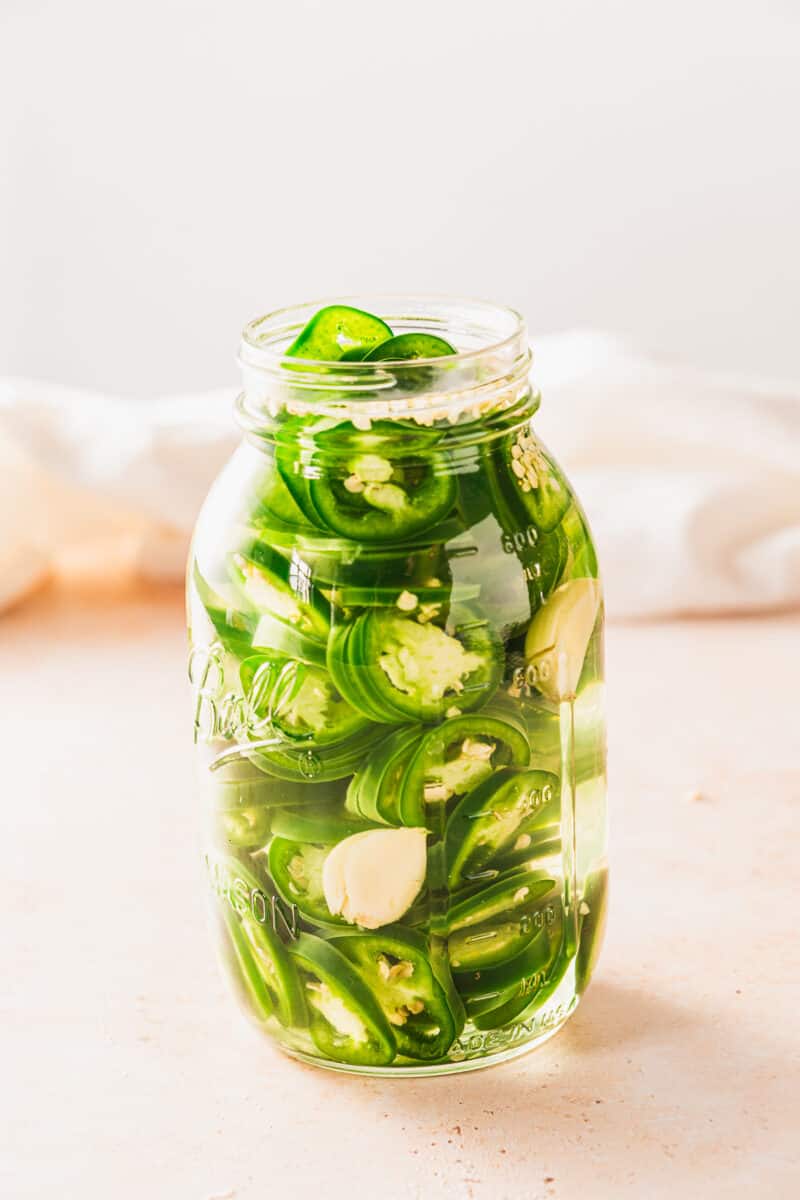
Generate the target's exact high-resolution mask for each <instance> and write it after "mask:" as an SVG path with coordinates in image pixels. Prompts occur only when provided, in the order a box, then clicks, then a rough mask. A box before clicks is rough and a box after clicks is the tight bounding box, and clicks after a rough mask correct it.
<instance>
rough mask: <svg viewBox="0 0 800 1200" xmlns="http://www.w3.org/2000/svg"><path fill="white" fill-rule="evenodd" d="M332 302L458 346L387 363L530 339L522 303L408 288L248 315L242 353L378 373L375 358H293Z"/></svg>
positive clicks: (431, 362) (268, 361) (415, 364)
mask: <svg viewBox="0 0 800 1200" xmlns="http://www.w3.org/2000/svg"><path fill="white" fill-rule="evenodd" d="M331 304H345V305H349V306H351V307H352V308H360V309H363V310H365V311H366V312H370V313H374V315H375V316H377V317H380V318H381V319H382V320H384V321H386V323H387V325H389V326H390V327H391V328H392V330H393V331H394V333H407V332H424V333H437V334H439V335H440V336H445V335H449V336H448V337H447V340H448V341H449V342H450V343H451V344H453V345H455V346H456V353H455V354H450V355H443V356H441V357H438V358H418V359H414V360H413V361H411V362H409V361H408V360H394V361H393V360H391V359H385V360H383V361H382V362H381V364H380V366H381V368H384V369H386V368H390V367H396V366H400V367H402V369H403V370H404V371H413V370H416V369H418V368H425V367H427V368H430V367H431V366H437V365H439V366H441V365H443V364H444V363H449V364H453V363H454V362H455V361H456V360H458V361H460V362H465V361H467V360H469V359H474V358H476V357H479V356H480V355H483V354H487V355H488V354H494V355H498V354H504V352H507V351H509V350H513V349H515V348H516V345H517V343H519V342H522V344H523V345H524V344H525V338H526V331H525V322H524V320H523V318H522V316H521V314H520V313H518V312H517V311H516V309H513V308H509V307H506V306H503V305H497V304H492V303H490V302H488V301H483V300H471V299H464V298H462V297H458V296H447V295H442V296H413V295H407V294H402V293H398V294H386V295H366V294H365V295H354V296H337V297H335V298H329V299H321V300H316V301H311V302H307V303H305V304H295V305H290V306H289V307H287V308H278V309H275V310H273V311H272V312H269V313H265V314H264V315H263V316H261V317H256V318H254V319H253V320H252V321H248V323H247V324H246V325H245V327H244V329H243V330H242V342H241V347H240V351H239V357H240V359H244V360H246V361H247V362H249V363H251V364H252V365H254V366H256V365H259V362H260V363H261V364H262V365H263V366H265V367H266V366H268V365H274V364H276V363H281V364H287V365H291V366H292V367H295V368H296V367H297V366H298V365H300V364H302V365H303V366H308V367H309V368H311V367H314V368H324V369H325V370H334V371H336V370H337V369H338V370H340V371H343V372H344V373H345V374H352V375H358V374H360V373H361V374H364V375H368V374H370V373H374V371H375V364H373V363H363V362H347V363H336V362H330V361H323V360H320V359H306V358H304V359H297V358H287V356H286V354H285V351H286V349H287V348H288V347H289V346H290V345H291V343H292V342H293V341H294V339H295V337H296V336H297V334H298V333H299V332H300V330H301V329H303V327H304V326H305V325H306V324H307V323H308V321H309V320H310V319H311V318H312V317H313V316H314V314H315V313H317V312H319V310H320V309H321V308H325V307H326V306H327V305H331Z"/></svg>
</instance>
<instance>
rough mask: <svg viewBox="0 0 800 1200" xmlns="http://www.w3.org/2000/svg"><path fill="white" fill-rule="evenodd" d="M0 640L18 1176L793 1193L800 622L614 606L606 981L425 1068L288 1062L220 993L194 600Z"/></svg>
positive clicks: (37, 626) (114, 607)
mask: <svg viewBox="0 0 800 1200" xmlns="http://www.w3.org/2000/svg"><path fill="white" fill-rule="evenodd" d="M0 646H1V650H0V653H1V655H2V657H1V659H0V661H2V664H3V665H2V674H1V676H0V704H1V705H2V713H3V730H4V738H3V744H4V748H5V749H4V758H3V768H4V769H3V784H4V786H3V799H4V803H3V812H4V825H5V832H4V836H3V855H4V858H5V862H6V866H5V870H4V872H3V888H4V900H3V909H4V914H5V930H4V937H5V942H6V950H5V955H4V970H3V979H4V987H3V991H4V992H5V993H6V996H7V998H6V999H5V1001H4V1003H3V1020H2V1030H3V1035H4V1041H5V1043H6V1044H5V1047H4V1049H3V1054H2V1061H3V1077H4V1081H5V1083H6V1086H5V1087H4V1089H3V1103H4V1106H5V1112H4V1114H3V1115H2V1120H1V1122H0V1125H1V1127H2V1135H1V1136H2V1137H3V1138H4V1139H7V1143H8V1144H7V1148H6V1150H5V1152H4V1155H3V1159H2V1174H0V1192H1V1193H2V1195H3V1196H9V1197H14V1198H15V1200H27V1198H29V1197H36V1198H37V1200H38V1198H40V1197H50V1196H56V1195H58V1196H64V1197H70V1198H72V1197H80V1198H81V1200H94V1198H95V1197H97V1198H98V1200H101V1198H102V1200H108V1198H109V1197H111V1196H113V1197H114V1198H115V1200H127V1198H128V1197H130V1198H131V1200H133V1198H136V1200H142V1198H144V1197H147V1198H148V1200H149V1198H151V1197H152V1198H153V1200H162V1198H164V1200H208V1198H210V1197H215V1196H217V1197H222V1196H224V1197H230V1198H231V1200H234V1198H235V1200H242V1198H247V1200H251V1198H252V1200H255V1198H256V1197H259V1198H261V1197H267V1196H280V1197H293V1198H294V1197H297V1198H301V1200H304V1198H305V1197H312V1196H313V1197H355V1198H358V1200H368V1198H371V1197H372V1196H373V1195H374V1196H376V1197H381V1198H383V1200H405V1198H406V1197H408V1198H409V1200H411V1198H421V1200H429V1198H431V1200H435V1198H437V1197H448V1198H450V1197H456V1198H461V1197H475V1198H476V1200H481V1198H486V1200H503V1198H506V1197H507V1198H510V1200H511V1198H513V1200H523V1198H524V1200H538V1198H540V1197H541V1198H542V1200H545V1198H546V1200H550V1198H553V1200H555V1198H561V1200H563V1198H571V1197H575V1198H576V1200H578V1198H580V1200H585V1198H588V1197H590V1198H592V1200H594V1198H596V1197H609V1198H613V1200H622V1198H626V1197H637V1198H638V1197H641V1198H644V1200H659V1198H660V1197H669V1198H670V1200H674V1197H676V1196H685V1197H692V1198H693V1197H700V1198H702V1200H706V1198H712V1200H716V1198H717V1197H748V1198H751V1197H753V1196H763V1197H769V1198H770V1200H773V1198H779V1200H780V1198H781V1197H790V1196H791V1197H794V1196H796V1195H797V1190H798V1172H799V1171H800V1158H799V1156H798V1149H797V1147H798V1132H797V1131H798V1111H799V1110H800V1085H799V1075H800V1068H799V1065H798V1021H797V1009H798V999H799V998H800V997H799V995H798V975H799V974H800V972H798V934H797V928H798V901H797V893H798V868H797V862H798V821H799V819H800V809H799V808H798V801H800V764H799V763H798V758H800V733H799V732H798V729H799V722H798V717H799V716H800V703H798V694H799V693H798V673H799V670H800V617H798V616H794V617H791V616H787V617H782V618H772V619H770V620H757V619H753V620H747V621H742V620H727V621H718V622H715V621H696V622H682V623H675V624H669V625H667V624H665V625H638V626H628V627H621V626H618V627H612V628H611V629H610V631H609V678H610V681H611V682H610V713H609V715H610V750H611V772H612V774H611V781H612V782H611V815H612V868H613V892H612V897H613V900H612V909H611V921H610V929H609V935H608V940H607V945H606V948H605V952H604V954H603V957H602V960H601V966H600V970H599V973H598V976H597V978H596V980H595V982H594V984H593V985H592V988H591V990H590V992H589V994H588V995H587V997H586V999H585V1001H584V1002H583V1004H582V1006H581V1008H580V1010H579V1011H578V1012H577V1014H576V1015H575V1016H574V1018H573V1019H572V1020H571V1021H570V1023H569V1024H568V1026H567V1027H566V1029H565V1030H564V1031H563V1032H562V1033H561V1034H560V1035H559V1036H558V1037H557V1038H556V1039H554V1040H553V1041H551V1042H550V1043H548V1044H547V1045H546V1046H545V1047H543V1048H542V1049H541V1050H539V1051H538V1052H536V1053H535V1054H534V1055H532V1056H530V1057H527V1058H523V1059H520V1060H518V1061H517V1062H515V1063H512V1064H509V1065H508V1066H504V1067H499V1068H495V1069H493V1070H490V1071H487V1072H482V1073H481V1072H479V1073H477V1074H472V1075H462V1076H458V1077H455V1078H452V1079H433V1080H422V1081H418V1082H414V1081H377V1080H374V1081H373V1080H362V1079H357V1078H347V1077H342V1076H335V1075H331V1074H329V1073H327V1072H321V1071H315V1070H312V1069H311V1068H304V1067H301V1066H299V1065H297V1064H296V1063H293V1062H290V1061H289V1060H286V1059H284V1058H282V1057H281V1056H280V1055H279V1054H278V1053H277V1052H275V1051H272V1050H271V1049H270V1048H269V1047H268V1046H266V1045H264V1044H262V1043H261V1042H260V1041H259V1039H258V1037H257V1035H255V1034H254V1033H251V1032H250V1031H249V1029H248V1028H247V1027H246V1026H245V1025H244V1024H243V1023H242V1022H241V1021H240V1018H239V1017H238V1015H237V1014H236V1013H235V1011H234V1009H233V1007H232V1004H231V1002H230V1001H229V998H228V996H227V994H226V992H225V988H224V986H223V983H222V981H221V979H220V977H219V976H218V974H217V971H216V967H215V965H214V962H213V957H212V953H211V949H210V945H209V942H208V939H207V935H206V929H205V916H204V909H203V903H202V901H201V893H200V888H201V876H200V869H199V866H198V853H197V842H196V836H195V835H196V830H195V812H194V808H195V802H194V799H193V792H192V762H191V747H190V736H189V726H190V720H189V709H190V705H189V696H188V694H187V686H186V683H185V658H186V653H185V645H184V634H183V627H182V612H181V602H180V597H179V596H178V595H177V593H176V592H173V591H169V592H163V593H160V594H159V593H150V594H149V595H144V594H143V595H139V596H132V597H129V598H128V599H120V598H119V597H117V598H112V597H109V598H108V599H107V601H105V602H103V601H101V600H97V599H94V600H91V599H89V598H88V597H84V598H81V597H80V596H78V597H73V598H72V599H67V598H65V597H64V596H60V595H59V594H58V593H55V594H54V593H50V594H43V595H42V596H40V597H39V598H38V599H37V600H35V601H33V602H31V603H30V604H29V605H28V606H27V607H25V608H22V609H20V610H18V611H17V612H14V613H11V614H9V615H8V616H6V617H5V618H4V619H3V621H2V622H0ZM697 793H699V795H697ZM9 985H10V989H9ZM9 990H10V997H9V995H8V993H9ZM9 1085H10V1086H9Z"/></svg>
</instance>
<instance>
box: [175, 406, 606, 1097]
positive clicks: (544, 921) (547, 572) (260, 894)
mask: <svg viewBox="0 0 800 1200" xmlns="http://www.w3.org/2000/svg"><path fill="white" fill-rule="evenodd" d="M402 445H403V442H402V441H400V442H399V443H398V446H399V447H402ZM515 447H516V449H515ZM520 447H521V449H520ZM439 451H441V453H442V455H444V456H445V459H443V460H442V462H441V463H440V464H439V468H438V469H440V470H441V469H443V464H444V462H445V460H446V456H447V453H448V451H447V441H446V438H445V439H444V441H443V442H442V443H441V445H439V446H438V448H437V453H438V452H439ZM370 454H371V455H373V456H375V458H376V460H383V461H388V462H389V463H390V464H391V467H390V468H389V471H387V469H386V468H384V467H382V466H381V462H380V461H376V462H373V461H368V462H366V464H363V462H362V460H358V461H359V463H360V464H362V465H361V466H360V470H361V471H362V472H363V475H364V476H369V472H370V471H372V472H373V474H374V475H378V476H381V479H379V480H378V482H377V483H375V484H374V486H375V487H380V486H384V485H385V481H386V479H387V478H388V479H389V480H391V478H396V479H399V480H401V481H402V483H403V486H405V487H407V488H411V487H413V486H419V487H421V486H422V485H421V484H419V478H421V476H416V477H415V474H414V472H415V470H421V468H419V467H418V466H415V464H414V463H412V464H410V465H408V464H406V465H405V466H404V464H403V459H402V456H401V454H400V451H399V450H398V451H397V458H396V459H394V460H393V459H392V456H391V448H390V447H387V446H383V445H377V446H373V447H371V449H370ZM419 457H422V458H424V454H421V455H420V456H419ZM455 457H456V458H457V461H452V462H449V464H448V465H449V468H450V469H451V471H452V481H451V485H448V486H449V487H450V490H449V491H448V492H447V494H446V496H445V497H444V499H443V500H442V501H441V503H442V505H443V506H444V512H443V514H442V515H437V516H436V517H435V518H434V519H433V521H432V525H431V527H430V528H428V529H425V528H423V529H421V530H420V531H419V532H417V533H415V534H414V535H413V536H409V537H407V538H405V539H401V540H399V541H397V542H392V541H391V540H389V541H377V542H376V541H374V540H372V541H369V540H365V541H363V542H359V541H358V540H356V539H355V538H352V537H349V538H344V537H341V536H337V535H335V534H334V533H327V534H326V533H325V532H324V531H323V530H321V529H319V528H313V527H311V526H310V524H309V523H308V522H307V521H306V520H305V519H304V517H303V516H302V515H301V516H300V517H299V518H297V519H296V520H293V516H294V513H295V510H296V509H297V507H298V506H297V502H296V500H295V499H293V497H292V494H291V492H290V491H288V490H287V487H286V479H285V474H284V475H283V476H282V474H281V470H280V469H279V465H278V463H277V462H276V456H275V453H274V452H273V451H272V450H271V449H270V448H269V447H264V446H258V445H252V444H246V445H244V446H243V447H242V448H241V449H240V450H239V451H238V452H237V455H236V456H235V457H234V459H233V460H232V462H231V463H230V464H229V466H228V467H227V468H226V470H225V472H223V475H222V476H221V477H220V480H219V481H218V483H217V485H216V486H215V489H214V490H213V491H212V493H211V495H210V497H209V500H208V501H207V503H206V507H205V509H204V512H203V515H202V516H201V519H200V523H199V525H198V530H197V533H196V536H195V542H194V550H193V557H192V560H191V563H190V567H189V576H188V607H189V624H190V638H191V650H190V657H189V677H190V681H191V685H192V689H193V711H194V736H195V741H196V743H197V746H198V752H199V757H200V792H201V796H202V804H203V811H204V814H205V815H204V827H205V831H206V835H205V847H204V861H205V865H206V870H207V876H208V884H209V898H210V903H211V911H212V918H213V925H214V929H215V933H216V939H217V945H218V949H219V956H220V960H221V962H222V964H223V969H224V971H225V973H226V974H227V976H228V978H229V980H230V982H231V984H232V987H233V989H234V991H235V993H236V995H237V997H238V999H239V1002H240V1004H241V1006H242V1008H243V1009H244V1010H245V1012H246V1013H247V1015H248V1017H249V1018H250V1019H251V1021H252V1022H253V1023H254V1024H255V1025H256V1026H257V1027H258V1028H259V1029H260V1030H261V1031H262V1032H263V1033H265V1034H267V1035H268V1036H269V1037H270V1038H272V1039H273V1040H274V1041H275V1042H276V1043H278V1044H279V1045H280V1046H281V1047H282V1048H284V1049H285V1050H286V1051H288V1052H289V1053H290V1054H292V1055H295V1056H297V1057H300V1058H303V1059H305V1060H308V1061H312V1062H314V1063H317V1064H319V1065H323V1066H327V1067H333V1068H338V1069H341V1070H354V1071H359V1072H367V1073H378V1074H391V1073H398V1072H400V1073H407V1074H425V1073H440V1072H442V1071H447V1070H457V1069H462V1070H463V1069H470V1068H474V1067H479V1066H483V1065H486V1064H488V1063H490V1062H495V1061H501V1060H503V1059H505V1058H508V1057H511V1056H513V1055H515V1054H517V1053H520V1052H522V1051H524V1050H526V1049H529V1048H531V1047H532V1046H534V1045H536V1044H538V1043H539V1042H541V1041H542V1040H544V1039H545V1038H547V1037H548V1036H550V1035H551V1034H552V1033H553V1032H555V1031H556V1030H557V1029H558V1028H559V1027H560V1026H561V1025H562V1024H563V1022H564V1021H565V1020H566V1018H567V1017H568V1016H569V1014H570V1012H571V1011H572V1010H573V1009H574V1007H575V1005H576V1003H577V1002H578V999H579V997H580V995H581V993H582V992H583V990H584V989H585V987H586V986H587V984H588V981H589V978H590V976H591V974H592V970H593V967H594V964H595V961H596V958H597V954H598V950H599V947H600V944H601V941H602V937H603V929H604V923H605V913H606V892H607V863H606V751H605V725H604V711H603V607H602V599H601V593H600V585H599V582H598V578H597V563H596V558H595V554H594V549H593V546H592V542H591V536H590V533H589V530H588V527H587V524H586V520H585V517H584V515H583V513H582V510H581V509H580V507H579V505H578V502H577V500H576V499H575V497H574V495H573V494H572V492H571V490H570V488H569V485H568V483H567V481H566V480H565V479H564V477H563V475H561V473H560V472H559V471H558V468H557V467H556V466H555V464H554V463H553V462H552V460H551V459H550V457H549V456H548V455H547V454H546V451H545V450H544V448H543V447H541V446H540V445H539V443H538V442H536V441H535V439H534V436H533V434H532V433H531V432H530V429H529V427H528V426H525V427H524V429H523V431H522V433H520V434H517V435H515V434H514V431H513V428H512V429H511V432H509V433H508V435H507V436H505V437H503V438H499V439H497V440H496V442H495V443H494V444H492V445H491V446H489V447H488V448H484V449H482V448H479V449H477V450H471V451H470V452H469V453H467V452H463V453H462V454H461V455H460V456H455ZM352 462H353V459H352V455H351V456H350V458H349V459H348V462H347V464H346V465H341V464H340V463H339V461H338V459H334V458H331V459H330V460H329V461H328V462H327V464H326V465H325V467H324V468H320V467H319V466H317V465H315V464H312V465H311V466H307V467H303V468H298V470H299V471H300V473H302V471H303V470H305V471H306V472H308V473H309V475H310V477H311V478H312V479H313V480H314V481H315V487H316V488H317V492H316V493H315V495H316V496H317V499H316V501H315V504H316V508H315V510H314V511H315V512H319V511H325V510H324V509H323V508H322V506H323V504H324V503H329V504H335V503H349V501H348V499H347V497H346V496H344V492H343V491H342V488H343V486H344V485H346V489H348V490H349V489H355V490H354V491H353V492H352V494H353V495H355V496H356V497H358V496H359V495H360V494H361V493H359V492H358V490H357V489H358V487H359V486H360V487H361V488H362V491H363V489H365V488H368V487H370V486H372V485H371V484H370V480H369V479H368V478H367V480H366V482H365V480H364V478H363V477H362V476H361V475H358V474H357V473H356V472H354V471H353V470H352V469H351V468H352ZM520 462H522V463H523V467H520V466H519V464H520ZM515 463H516V464H517V467H516V468H515V465H514V464H515ZM531 463H533V464H534V466H533V467H531V466H530V464H531ZM392 470H393V471H394V475H393V476H392V475H391V474H390V472H391V471H392ZM326 471H327V472H328V474H329V476H330V478H331V480H332V481H333V482H332V483H331V486H330V487H329V488H328V489H327V491H324V492H323V491H321V488H322V484H320V483H319V479H320V475H322V483H323V484H324V483H325V472H326ZM523 471H524V473H522V472H523ZM348 472H349V474H348ZM525 484H527V491H525V490H524V489H523V488H522V487H521V486H520V485H525ZM426 486H427V485H426ZM537 490H538V491H539V497H540V500H539V501H537V497H536V496H535V495H534V497H533V501H536V502H537V503H538V504H539V507H538V508H537V507H536V504H535V503H533V501H531V492H532V491H533V492H536V491H537ZM297 494H298V495H299V496H300V498H301V501H302V499H303V497H304V495H305V493H304V492H303V491H302V490H301V489H300V488H298V489H297ZM337 497H338V499H337ZM379 498H380V499H384V497H379ZM390 499H391V496H389V497H388V498H387V499H386V503H387V504H389V500H390ZM540 510H541V513H542V514H543V517H542V520H541V521H539V520H537V514H538V513H539V511H540ZM356 511H357V509H356ZM365 520H366V516H365Z"/></svg>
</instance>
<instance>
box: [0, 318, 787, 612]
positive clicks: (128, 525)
mask: <svg viewBox="0 0 800 1200" xmlns="http://www.w3.org/2000/svg"><path fill="white" fill-rule="evenodd" d="M534 379H535V382H536V384H537V386H538V387H539V388H540V389H541V391H542V393H543V403H542V409H541V412H540V414H539V415H538V416H537V418H536V428H537V431H538V432H539V433H540V434H541V436H542V437H543V438H544V440H545V442H547V444H548V445H549V446H550V447H551V448H552V450H553V451H554V453H555V454H556V456H557V458H558V459H559V461H560V462H561V463H562V464H563V466H564V467H565V469H566V471H567V473H568V474H569V476H570V478H571V479H572V481H573V483H574V485H575V487H576V489H577V491H578V494H579V495H580V497H581V500H582V502H583V505H584V508H585V509H586V510H587V512H588V514H589V517H590V521H591V525H592V528H593V530H594V533H595V537H596V540H597V543H598V550H599V554H600V560H601V566H602V569H603V577H604V582H605V588H606V596H607V605H608V610H609V613H610V615H611V616H617V617H625V616H644V615H651V614H675V613H684V612H719V611H729V610H743V609H765V608H773V607H774V608H777V607H787V606H794V605H798V604H800V386H798V387H796V388H794V389H792V388H791V387H780V386H776V385H770V384H759V383H758V382H757V381H753V380H741V379H733V378H725V377H719V376H714V375H710V374H708V373H706V372H701V371H697V370H694V369H691V368H686V367H681V366H676V365H673V364H664V363H658V362H655V361H653V360H652V359H647V358H645V357H642V356H640V355H637V354H635V353H633V352H632V351H631V350H630V349H628V348H627V347H626V346H625V345H624V343H622V342H620V341H618V340H617V339H615V338H613V337H610V336H608V335H605V334H599V333H568V334H561V335H556V336H551V337H544V338H541V339H538V341H535V342H534ZM234 395H235V392H234V389H230V390H224V391H218V392H213V393H206V394H204V395H194V396H180V397H171V398H159V399H152V400H145V401H135V402H134V401H125V400H121V399H117V398H115V397H111V396H99V395H96V394H88V393H84V392H80V391H75V390H71V389H67V388H63V387H58V386H54V385H52V384H47V383H40V382H35V381H33V380H25V379H6V380H3V381H0V435H1V440H0V476H1V477H2V483H1V484H0V502H1V503H2V508H1V509H0V514H1V515H0V608H1V607H3V606H5V605H7V604H10V603H13V602H14V601H15V600H17V599H19V598H20V596H21V595H23V594H24V593H25V592H27V591H28V590H30V589H31V588H33V587H34V586H35V585H36V584H37V582H38V581H39V580H41V579H42V578H43V577H44V576H45V575H46V573H47V570H48V567H49V565H50V563H51V562H53V561H54V560H55V558H56V557H57V556H58V554H59V553H60V552H61V551H63V550H64V548H65V547H69V546H70V545H73V544H75V543H79V542H80V541H81V539H84V538H87V537H89V536H96V535H97V534H98V533H103V532H105V533H109V532H114V531H115V530H121V529H125V530H127V531H128V532H129V533H134V534H135V535H136V537H137V539H138V548H139V550H138V553H139V566H140V568H141V570H142V572H143V574H144V575H146V576H149V577H152V578H167V579H172V578H175V579H177V578H180V576H181V575H182V573H183V569H184V565H185V557H186V549H187V546H188V540H189V535H190V532H191V528H192V525H193V522H194V519H195V517H196V515H197V512H198V509H199V507H200V504H201V503H202V500H203V497H204V495H205V493H206V491H207V489H208V486H209V484H210V482H211V480H212V479H213V478H214V476H215V474H216V473H217V471H218V470H219V469H220V467H221V466H222V464H223V463H224V462H225V460H226V459H227V458H228V456H229V455H230V453H231V451H232V450H233V448H234V447H235V445H236V443H237V441H238V431H237V429H236V426H235V423H234V419H233V415H232V405H233V399H234Z"/></svg>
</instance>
